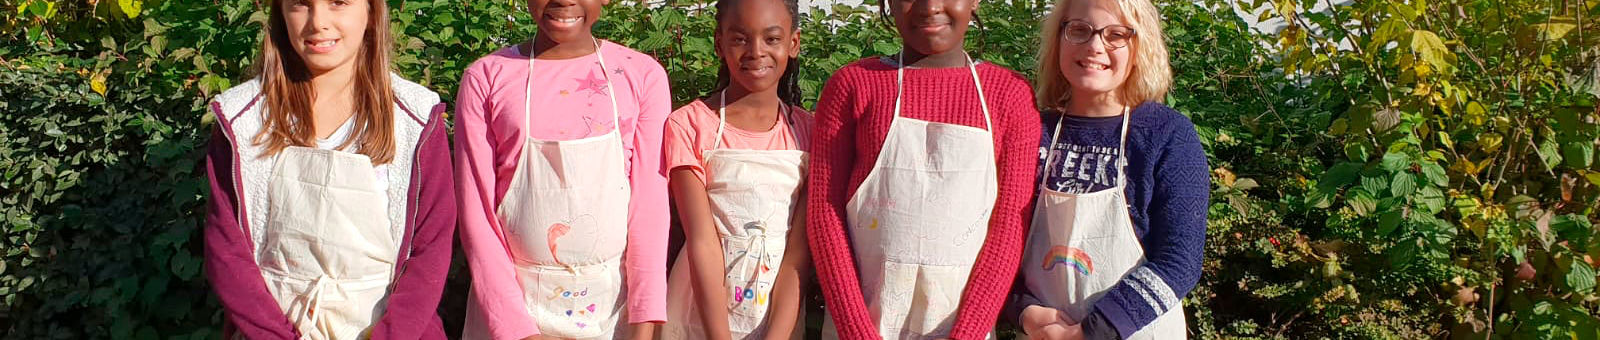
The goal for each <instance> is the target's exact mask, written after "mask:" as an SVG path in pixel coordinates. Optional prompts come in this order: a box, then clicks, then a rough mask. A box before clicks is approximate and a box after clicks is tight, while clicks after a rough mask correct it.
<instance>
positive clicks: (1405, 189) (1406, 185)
mask: <svg viewBox="0 0 1600 340" xmlns="http://www.w3.org/2000/svg"><path fill="white" fill-rule="evenodd" d="M1416 189H1417V179H1416V178H1414V177H1412V176H1411V174H1410V173H1406V172H1396V173H1394V178H1392V179H1391V180H1390V183H1389V192H1390V193H1392V194H1394V196H1395V197H1405V196H1406V195H1410V194H1411V193H1412V192H1414V191H1416Z"/></svg>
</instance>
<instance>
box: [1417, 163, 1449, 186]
mask: <svg viewBox="0 0 1600 340" xmlns="http://www.w3.org/2000/svg"><path fill="white" fill-rule="evenodd" d="M1422 176H1423V177H1426V178H1427V179H1428V184H1432V185H1434V186H1438V187H1449V186H1450V175H1448V174H1446V173H1445V171H1444V167H1443V166H1440V165H1439V163H1436V162H1423V163H1422Z"/></svg>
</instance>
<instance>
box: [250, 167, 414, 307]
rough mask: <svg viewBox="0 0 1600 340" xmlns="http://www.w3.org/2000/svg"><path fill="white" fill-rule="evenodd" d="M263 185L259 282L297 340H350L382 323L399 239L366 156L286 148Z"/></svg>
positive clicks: (384, 197)
mask: <svg viewBox="0 0 1600 340" xmlns="http://www.w3.org/2000/svg"><path fill="white" fill-rule="evenodd" d="M276 158H277V160H276V161H275V163H274V165H273V170H272V175H271V177H270V179H269V183H268V184H267V188H268V189H267V190H268V191H267V193H268V194H267V197H268V202H269V203H268V204H269V208H268V210H267V224H266V230H267V231H268V232H266V233H264V235H263V236H264V237H263V238H262V244H261V247H260V248H259V249H261V254H260V258H261V259H262V261H261V276H262V279H263V280H264V281H265V282H266V284H267V290H268V291H270V292H271V293H272V297H273V298H274V299H276V300H277V301H278V307H279V308H282V309H283V311H284V312H285V314H286V315H288V317H289V320H290V321H291V322H293V324H294V326H295V329H296V330H298V331H299V332H300V336H301V338H304V339H356V338H360V337H365V336H366V335H367V332H368V331H369V329H368V328H369V327H371V326H372V324H373V323H374V322H376V321H377V320H378V318H379V317H381V316H382V315H383V311H384V305H385V303H384V302H385V301H386V300H387V296H388V287H389V282H390V280H391V279H392V278H393V275H394V272H395V262H396V261H397V260H398V257H399V252H400V239H399V236H398V235H396V234H395V233H394V228H392V227H391V226H390V221H389V215H388V210H389V208H388V203H389V197H388V195H386V194H385V193H384V189H383V186H382V185H380V184H379V183H378V178H377V175H376V174H375V172H374V168H373V166H372V161H371V159H369V158H367V156H365V155H360V154H354V153H348V152H341V151H334V150H320V149H313V148H306V147H297V146H291V147H288V148H285V149H283V151H281V152H280V153H279V154H278V155H277V156H276Z"/></svg>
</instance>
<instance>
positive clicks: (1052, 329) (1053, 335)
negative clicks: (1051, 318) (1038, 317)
mask: <svg viewBox="0 0 1600 340" xmlns="http://www.w3.org/2000/svg"><path fill="white" fill-rule="evenodd" d="M1028 338H1029V339H1034V340H1081V339H1083V326H1082V325H1076V324H1074V325H1068V324H1066V322H1056V323H1051V324H1048V325H1044V327H1040V328H1039V331H1038V332H1037V333H1029V334H1028Z"/></svg>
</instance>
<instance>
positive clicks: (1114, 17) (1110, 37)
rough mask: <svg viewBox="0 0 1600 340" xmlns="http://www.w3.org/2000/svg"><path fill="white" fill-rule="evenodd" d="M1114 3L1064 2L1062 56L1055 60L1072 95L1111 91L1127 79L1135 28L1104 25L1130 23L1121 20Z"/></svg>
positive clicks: (1097, 0) (1091, 0) (1106, 0)
mask: <svg viewBox="0 0 1600 340" xmlns="http://www.w3.org/2000/svg"><path fill="white" fill-rule="evenodd" d="M1116 6H1117V5H1116V4H1115V1H1112V0H1072V1H1070V2H1068V4H1067V9H1066V11H1067V15H1066V16H1064V17H1063V19H1064V20H1063V21H1062V25H1061V28H1060V29H1061V39H1062V41H1061V48H1060V53H1061V57H1060V59H1058V60H1057V62H1059V63H1060V65H1059V67H1060V68H1061V75H1062V76H1063V77H1065V78H1066V79H1067V83H1068V84H1071V89H1070V90H1069V91H1070V92H1071V93H1072V96H1073V97H1074V98H1089V97H1095V96H1099V95H1104V94H1110V93H1112V92H1113V91H1116V89H1117V88H1119V87H1121V86H1122V84H1123V83H1124V82H1127V81H1128V74H1129V73H1130V70H1132V69H1133V65H1132V62H1131V58H1129V53H1130V52H1129V51H1131V50H1133V48H1130V47H1132V44H1133V43H1134V39H1133V36H1132V34H1137V33H1138V32H1132V31H1131V30H1128V31H1123V30H1121V29H1119V28H1117V27H1112V28H1106V27H1107V26H1120V27H1124V28H1125V27H1132V24H1130V23H1128V22H1126V21H1125V20H1123V17H1122V15H1121V10H1120V9H1118V8H1117V7H1116ZM1096 30H1099V31H1098V33H1096ZM1124 33H1127V34H1124ZM1084 36H1087V37H1088V39H1087V41H1081V42H1079V41H1074V38H1082V37H1084ZM1116 45H1122V46H1121V47H1118V46H1116Z"/></svg>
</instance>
